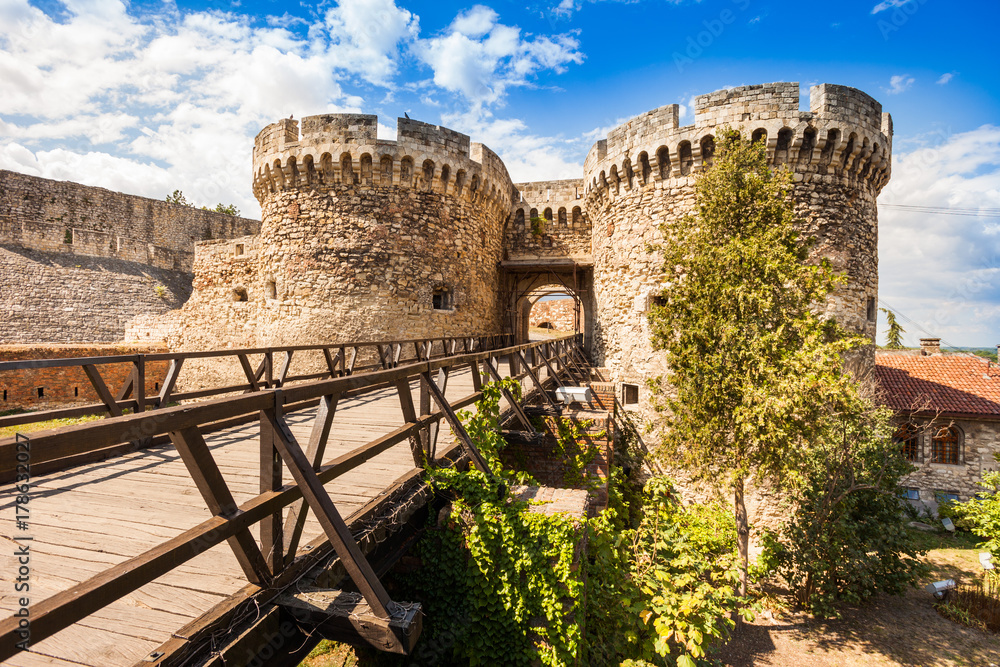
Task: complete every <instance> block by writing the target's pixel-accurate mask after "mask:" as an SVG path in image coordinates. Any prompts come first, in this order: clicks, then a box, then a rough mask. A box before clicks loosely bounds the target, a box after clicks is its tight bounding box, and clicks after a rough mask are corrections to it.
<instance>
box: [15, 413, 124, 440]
mask: <svg viewBox="0 0 1000 667" xmlns="http://www.w3.org/2000/svg"><path fill="white" fill-rule="evenodd" d="M24 412H26V411H25V410H11V411H9V412H6V413H3V414H0V417H4V416H7V415H15V414H23V413H24ZM98 419H104V415H86V416H84V417H66V418H63V419H48V420H46V421H43V422H33V423H31V424H20V425H18V426H4V427H3V428H0V438H9V437H12V436H14V435H15V434H17V433H34V432H35V431H44V430H46V429H50V428H62V427H63V426H72V425H74V424H83V423H86V422H93V421H97V420H98Z"/></svg>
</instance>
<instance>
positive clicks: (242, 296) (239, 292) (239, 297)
mask: <svg viewBox="0 0 1000 667" xmlns="http://www.w3.org/2000/svg"><path fill="white" fill-rule="evenodd" d="M247 298H248V297H247V291H246V289H244V288H243V287H237V288H236V289H234V290H233V301H237V302H238V301H246V300H247Z"/></svg>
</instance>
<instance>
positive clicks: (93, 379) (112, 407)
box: [83, 364, 122, 417]
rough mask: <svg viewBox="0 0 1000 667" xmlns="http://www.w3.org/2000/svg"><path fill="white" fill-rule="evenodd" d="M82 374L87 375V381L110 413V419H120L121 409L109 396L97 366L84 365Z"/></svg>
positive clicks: (109, 393) (112, 397)
mask: <svg viewBox="0 0 1000 667" xmlns="http://www.w3.org/2000/svg"><path fill="white" fill-rule="evenodd" d="M83 372H84V373H86V374H87V379H88V380H90V384H91V385H92V386H93V387H94V391H96V392H97V396H98V398H100V399H101V402H102V403H104V405H105V406H107V408H108V412H110V413H111V416H112V417H121V416H122V409H121V408H120V407H119V406H118V402H117V401H115V397H114V396H112V395H111V390H109V389H108V385H106V384H104V378H102V377H101V374H100V373H98V372H97V366H95V365H94V364H84V365H83Z"/></svg>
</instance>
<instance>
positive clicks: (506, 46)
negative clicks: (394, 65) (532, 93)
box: [414, 5, 583, 108]
mask: <svg viewBox="0 0 1000 667" xmlns="http://www.w3.org/2000/svg"><path fill="white" fill-rule="evenodd" d="M414 51H415V52H416V53H417V55H418V57H419V58H420V59H421V60H422V61H423V62H424V63H425V64H426V65H427V66H429V67H430V68H431V70H432V71H433V73H434V75H433V81H434V84H435V85H437V86H439V87H440V88H443V89H445V90H447V91H450V92H452V93H458V94H460V95H461V96H462V97H463V98H464V99H465V100H467V101H468V102H469V103H471V104H472V105H474V106H475V107H477V108H478V107H482V106H485V105H490V104H494V103H496V102H498V101H500V100H502V98H503V96H504V93H505V92H506V90H507V89H508V88H510V87H513V86H526V85H531V84H532V82H533V77H534V76H535V75H536V74H538V72H540V71H542V70H551V71H554V72H556V73H560V72H562V71H564V70H565V69H566V67H568V66H569V65H571V64H573V63H576V64H579V63H581V62H583V54H582V53H581V52H580V50H579V43H578V41H577V40H576V39H575V38H574V37H573V36H571V35H565V34H561V35H554V36H548V35H543V36H527V35H522V34H521V30H520V29H519V28H517V27H514V26H508V25H504V24H503V23H500V21H499V16H498V15H497V13H496V12H495V11H493V10H492V9H490V8H489V7H484V6H482V5H476V6H474V7H473V8H472V9H470V10H468V11H466V12H463V13H462V14H459V15H458V16H457V17H456V18H455V20H454V21H453V22H452V23H451V25H450V26H449V27H448V29H447V30H445V31H444V33H443V34H441V35H439V36H437V37H432V38H429V39H425V40H421V41H419V42H418V43H416V44H415V45H414Z"/></svg>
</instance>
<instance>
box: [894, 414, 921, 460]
mask: <svg viewBox="0 0 1000 667" xmlns="http://www.w3.org/2000/svg"><path fill="white" fill-rule="evenodd" d="M892 441H893V442H894V443H896V444H897V445H898V446H899V450H900V451H901V452H902V454H903V456H904V457H906V460H907V461H913V462H918V461H920V430H919V429H918V428H917V427H916V426H914V425H913V424H909V423H907V424H902V425H901V426H900V427H899V428H898V429H896V433H895V434H894V435H893V436H892Z"/></svg>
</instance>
